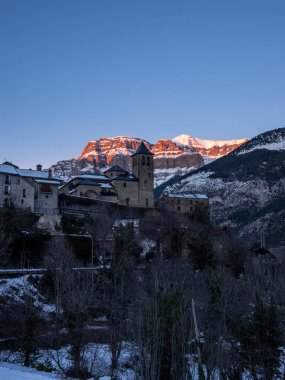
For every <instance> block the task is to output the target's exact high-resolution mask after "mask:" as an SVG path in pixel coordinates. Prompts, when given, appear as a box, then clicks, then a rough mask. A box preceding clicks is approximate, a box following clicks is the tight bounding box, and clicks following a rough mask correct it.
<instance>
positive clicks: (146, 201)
mask: <svg viewBox="0 0 285 380" xmlns="http://www.w3.org/2000/svg"><path fill="white" fill-rule="evenodd" d="M145 207H148V198H146V200H145Z"/></svg>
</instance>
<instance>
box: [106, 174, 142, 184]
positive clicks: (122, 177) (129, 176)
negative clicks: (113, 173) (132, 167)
mask: <svg viewBox="0 0 285 380" xmlns="http://www.w3.org/2000/svg"><path fill="white" fill-rule="evenodd" d="M137 180H138V179H137V178H136V177H135V176H134V175H132V174H119V175H118V176H117V177H114V178H112V181H134V182H137Z"/></svg>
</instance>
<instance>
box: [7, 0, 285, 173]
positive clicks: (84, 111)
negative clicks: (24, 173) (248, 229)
mask: <svg viewBox="0 0 285 380" xmlns="http://www.w3.org/2000/svg"><path fill="white" fill-rule="evenodd" d="M284 20H285V1H284V0H280V1H275V0H267V1H263V0H224V1H222V0H195V1H194V0H0V129H1V134H0V136H1V137H0V141H1V149H0V160H3V159H8V160H11V161H13V162H14V163H16V164H18V165H20V166H22V167H34V166H35V164H36V163H38V162H41V163H43V164H44V165H45V166H47V165H51V164H53V163H55V162H57V161H58V160H60V159H68V158H71V157H74V156H77V155H79V154H80V152H81V150H82V149H83V147H84V145H85V144H86V143H87V141H88V140H90V139H97V138H99V137H102V136H105V137H106V136H107V137H108V136H116V135H131V136H136V137H142V138H145V139H147V140H148V141H151V142H155V141H156V140H157V139H158V138H172V137H174V136H176V135H178V134H181V133H187V134H190V135H192V136H195V137H200V138H208V139H233V138H242V137H253V136H254V135H256V134H258V133H261V132H263V131H265V130H270V129H274V128H278V127H284V126H285V75H284V74H285V22H284Z"/></svg>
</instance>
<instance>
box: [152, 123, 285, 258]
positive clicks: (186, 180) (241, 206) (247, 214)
mask: <svg viewBox="0 0 285 380" xmlns="http://www.w3.org/2000/svg"><path fill="white" fill-rule="evenodd" d="M162 192H168V193H171V192H175V193H180V194H187V193H193V192H199V193H205V194H207V195H208V196H209V201H210V209H211V215H212V219H213V220H214V221H215V222H217V223H219V224H222V225H230V226H231V227H233V228H234V229H236V230H237V232H238V233H239V235H241V236H244V238H245V239H246V241H247V242H249V244H250V245H257V244H259V241H260V236H261V231H262V230H264V234H265V240H266V243H267V244H268V245H269V246H270V247H276V248H278V249H279V251H280V249H281V251H282V249H284V247H285V128H280V129H275V130H272V131H269V132H265V133H262V134H260V135H258V136H256V137H255V138H253V139H252V140H250V141H248V142H246V143H245V144H244V145H242V146H240V147H239V148H237V149H236V150H234V151H233V152H231V153H229V154H228V155H226V156H224V157H222V158H220V159H218V160H216V161H214V162H212V163H210V164H208V165H205V166H204V167H203V168H200V169H198V170H196V171H194V172H191V173H188V174H186V175H184V176H182V177H179V178H173V179H171V180H169V181H168V182H167V183H164V184H162V185H161V186H159V187H158V188H157V189H156V193H157V196H159V195H160V194H161V193H162Z"/></svg>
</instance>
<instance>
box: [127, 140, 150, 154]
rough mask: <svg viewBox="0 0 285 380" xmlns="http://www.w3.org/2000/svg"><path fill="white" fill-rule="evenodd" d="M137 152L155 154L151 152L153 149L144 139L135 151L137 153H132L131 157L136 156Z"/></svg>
mask: <svg viewBox="0 0 285 380" xmlns="http://www.w3.org/2000/svg"><path fill="white" fill-rule="evenodd" d="M137 154H145V155H150V156H154V154H153V153H151V151H150V150H149V149H148V148H147V146H146V145H145V143H144V142H143V141H142V142H141V143H140V146H139V147H138V149H137V150H136V151H135V153H134V154H132V155H131V157H133V156H136V155H137Z"/></svg>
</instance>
